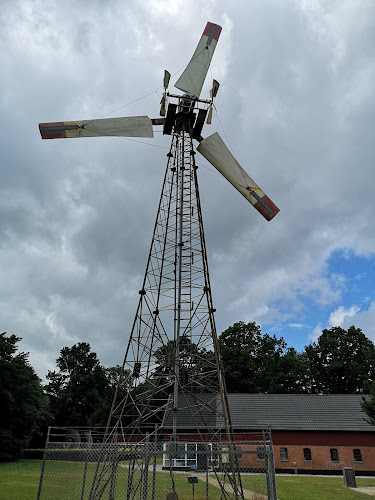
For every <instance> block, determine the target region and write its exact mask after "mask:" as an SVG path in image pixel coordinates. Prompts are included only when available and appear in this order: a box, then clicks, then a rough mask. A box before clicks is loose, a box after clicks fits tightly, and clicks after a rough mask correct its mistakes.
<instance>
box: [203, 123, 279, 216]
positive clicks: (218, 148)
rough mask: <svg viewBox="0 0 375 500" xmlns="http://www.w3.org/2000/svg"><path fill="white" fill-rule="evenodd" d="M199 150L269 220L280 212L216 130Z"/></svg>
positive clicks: (204, 140)
mask: <svg viewBox="0 0 375 500" xmlns="http://www.w3.org/2000/svg"><path fill="white" fill-rule="evenodd" d="M197 151H199V153H201V155H203V156H204V157H205V158H206V160H208V161H209V162H210V163H211V165H213V166H214V167H215V168H216V169H217V170H218V171H219V172H220V173H221V174H222V175H223V176H224V177H225V178H226V179H227V180H228V181H229V182H230V183H231V184H232V186H234V187H235V188H236V189H237V191H239V192H240V193H241V194H242V196H244V197H245V198H246V199H247V201H249V202H250V203H251V204H252V205H253V206H254V208H256V209H257V210H258V212H260V213H261V214H262V215H263V217H264V218H265V219H267V220H271V219H273V217H275V215H276V214H277V213H278V212H279V209H278V208H277V206H276V205H275V204H274V203H273V202H272V201H271V200H270V199H269V198H268V196H267V195H266V194H265V193H264V192H263V191H262V190H261V188H260V187H259V186H258V184H257V183H256V182H255V181H254V180H253V179H252V178H251V177H250V176H249V175H248V174H247V173H246V172H245V170H244V169H243V168H242V167H241V165H240V164H239V163H238V161H237V160H236V159H235V157H234V156H233V155H232V153H231V152H230V151H229V149H228V148H227V147H226V145H225V144H224V141H223V140H222V138H221V137H220V135H219V134H218V133H217V132H215V133H214V134H212V135H210V136H209V137H207V138H206V139H203V141H202V142H201V143H200V144H199V146H198V148H197Z"/></svg>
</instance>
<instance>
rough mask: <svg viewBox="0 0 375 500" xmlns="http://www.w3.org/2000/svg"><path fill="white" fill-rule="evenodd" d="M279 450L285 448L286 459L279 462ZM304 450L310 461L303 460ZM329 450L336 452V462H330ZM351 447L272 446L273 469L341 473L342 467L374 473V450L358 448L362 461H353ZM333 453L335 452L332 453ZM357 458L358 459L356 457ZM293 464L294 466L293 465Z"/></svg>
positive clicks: (371, 448) (372, 448) (368, 447)
mask: <svg viewBox="0 0 375 500" xmlns="http://www.w3.org/2000/svg"><path fill="white" fill-rule="evenodd" d="M280 448H286V449H287V454H288V459H287V460H285V459H284V460H281V455H280ZM304 448H309V449H310V452H311V460H305V458H304ZM331 449H336V450H337V456H338V461H332V459H331V452H330V450H331ZM353 449H354V448H353V447H351V446H334V447H333V446H315V445H309V444H305V445H303V444H302V445H288V444H285V445H284V446H280V445H275V446H274V457H275V468H276V469H277V470H283V469H284V470H285V469H289V470H290V469H294V468H297V470H302V471H303V470H312V471H314V470H315V471H322V470H329V471H337V472H340V473H341V471H342V468H343V467H353V469H355V471H358V472H361V471H363V472H364V471H366V472H368V471H374V472H375V448H374V447H370V446H367V447H365V446H360V447H356V448H355V449H359V450H360V453H361V458H362V461H361V462H359V461H355V460H354V455H353ZM334 453H335V452H334ZM334 458H336V457H334ZM357 458H358V457H357ZM294 462H295V463H296V465H294Z"/></svg>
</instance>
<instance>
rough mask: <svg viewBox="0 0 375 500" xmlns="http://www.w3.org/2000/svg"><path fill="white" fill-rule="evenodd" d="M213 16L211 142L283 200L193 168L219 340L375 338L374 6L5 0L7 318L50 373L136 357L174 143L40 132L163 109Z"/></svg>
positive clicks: (0, 226) (0, 306)
mask: <svg viewBox="0 0 375 500" xmlns="http://www.w3.org/2000/svg"><path fill="white" fill-rule="evenodd" d="M207 21H211V22H214V23H216V24H220V25H221V26H222V27H223V31H222V34H221V37H220V40H219V43H218V45H217V49H216V52H215V55H214V59H213V62H212V65H211V70H210V72H209V79H211V78H212V77H214V78H216V79H217V80H219V81H220V83H221V87H220V91H219V94H218V96H217V99H216V106H217V116H216V117H215V116H214V123H213V124H212V125H211V126H206V127H205V129H204V131H203V135H204V136H208V135H210V134H211V133H213V132H215V131H216V130H217V131H219V133H220V134H221V135H222V136H223V137H225V136H226V137H227V139H228V141H229V143H230V146H231V147H232V149H233V150H234V152H235V155H236V157H237V159H238V161H239V162H240V163H241V164H242V165H243V167H244V168H245V169H246V170H247V171H248V172H249V174H250V175H251V176H252V177H253V178H254V179H255V180H256V181H257V182H258V184H260V186H261V187H262V188H263V190H264V191H265V192H266V193H267V194H268V196H269V197H270V198H271V199H272V200H273V201H274V202H275V203H276V204H277V205H278V206H279V208H280V213H279V214H278V215H277V217H275V219H273V220H272V221H271V222H266V221H265V220H264V219H263V217H261V216H260V215H259V214H258V212H256V211H255V210H254V209H252V207H251V206H250V205H249V204H248V203H246V201H245V200H244V199H243V198H242V196H241V195H239V194H238V193H237V191H235V190H234V189H233V188H232V186H231V185H230V184H229V183H228V182H227V181H226V180H225V179H224V178H222V177H221V176H220V175H218V174H217V173H215V172H213V169H212V167H211V168H200V169H199V175H200V189H201V198H202V205H203V216H204V224H205V232H206V238H207V247H208V259H209V265H210V274H211V282H212V288H213V299H214V305H215V307H216V309H217V313H216V321H217V328H218V331H219V332H220V331H223V330H224V329H225V328H227V327H228V326H230V325H232V324H233V323H234V322H236V321H240V320H241V321H245V322H249V321H256V322H257V323H258V324H260V325H261V327H262V331H263V332H268V333H271V334H273V333H275V334H276V335H278V336H283V337H284V338H285V339H286V341H287V342H288V345H289V346H294V347H295V348H296V349H298V350H301V349H303V347H304V346H305V345H306V344H308V343H309V342H311V341H312V340H314V339H316V338H317V336H318V335H319V333H320V332H321V330H322V329H324V328H327V327H330V326H336V325H341V326H343V327H348V326H350V325H352V324H354V325H356V326H357V327H360V328H362V329H363V331H364V333H366V335H367V336H369V337H370V338H371V339H372V340H374V341H375V287H374V282H375V217H374V213H375V193H374V184H375V183H374V179H375V173H374V168H375V161H374V159H375V154H374V153H375V151H374V150H375V139H374V122H375V85H374V81H375V53H374V52H375V2H373V1H372V0H361V1H358V0H337V1H335V0H330V1H329V2H327V1H323V0H322V1H315V0H294V1H293V0H284V1H282V2H281V1H278V0H232V1H231V2H228V1H224V0H206V1H205V2H198V1H193V0H185V1H180V0H138V1H137V0H108V1H105V2H103V1H99V0H91V1H90V2H85V1H73V0H66V1H64V2H57V1H52V0H51V1H49V0H10V1H7V0H2V2H1V11H0V68H1V70H0V90H1V92H0V115H1V122H2V126H1V134H0V159H1V162H0V168H1V184H0V191H1V193H0V194H1V195H0V233H1V240H0V283H1V288H0V320H1V321H0V325H1V331H7V332H8V333H15V334H17V335H19V336H20V337H22V338H23V340H22V342H21V345H20V347H21V349H22V350H23V351H29V352H30V361H31V363H32V365H33V366H34V367H35V369H36V370H37V372H38V374H39V376H40V377H42V378H44V377H45V374H46V373H47V370H48V369H53V368H54V367H55V360H56V358H57V357H58V355H59V351H60V349H61V348H62V347H64V346H72V345H73V344H74V343H76V342H79V341H85V342H89V343H90V344H91V346H92V348H93V350H95V351H96V352H97V354H98V356H99V358H100V360H101V362H102V364H104V365H106V366H111V365H114V364H117V363H121V362H122V357H123V354H124V352H125V348H126V343H127V338H128V335H129V330H130V327H131V324H132V321H133V318H134V314H135V309H136V305H137V301H138V297H139V296H138V290H139V287H140V284H141V282H142V279H143V273H144V269H145V265H146V258H147V254H148V250H149V244H150V239H151V235H152V230H153V225H154V221H155V215H156V208H157V203H158V199H159V196H160V190H161V185H162V180H163V175H164V169H165V165H166V153H167V148H168V147H169V138H168V137H163V136H162V134H160V133H159V134H155V136H156V137H155V139H147V140H141V141H130V140H127V139H120V138H90V139H87V138H86V139H72V140H56V141H42V140H41V138H40V135H39V130H38V123H39V122H48V121H64V120H81V119H92V118H99V117H101V116H103V115H106V114H107V113H110V114H108V116H129V115H143V114H147V115H149V116H150V117H157V116H158V112H159V102H160V95H161V88H160V87H161V85H162V78H163V71H164V69H168V70H169V71H170V72H171V73H172V74H173V75H174V77H173V78H172V83H174V81H176V79H177V77H178V71H180V70H181V69H182V68H183V67H184V66H185V65H186V64H187V62H188V61H189V59H190V57H191V55H192V53H193V51H194V49H195V47H196V44H197V43H198V40H199V38H200V36H201V33H202V31H203V28H204V26H205V24H206V22H207ZM205 89H206V90H204V91H203V93H202V97H205V95H206V96H207V97H208V90H207V88H206V87H205ZM220 124H221V125H222V127H223V128H221V125H220ZM198 161H199V164H200V165H201V166H202V167H209V164H208V163H207V162H206V161H205V160H204V159H203V158H199V159H198Z"/></svg>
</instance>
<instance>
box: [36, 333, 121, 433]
mask: <svg viewBox="0 0 375 500" xmlns="http://www.w3.org/2000/svg"><path fill="white" fill-rule="evenodd" d="M56 364H57V367H58V369H59V371H58V372H56V371H49V372H48V374H47V379H48V380H49V383H48V385H46V387H45V391H46V393H47V395H48V397H49V398H50V401H51V409H52V412H53V415H54V424H55V425H67V426H73V425H74V426H93V425H105V424H106V420H107V417H108V414H109V410H110V406H111V396H112V392H113V388H112V387H111V383H113V380H112V379H113V376H115V372H114V371H116V369H114V370H110V371H107V373H106V369H105V368H103V367H102V366H101V365H100V361H99V359H98V357H97V355H96V353H94V352H91V347H90V344H88V343H86V342H79V343H78V344H75V345H74V346H72V347H64V348H63V349H61V351H60V356H59V357H58V358H57V360H56ZM107 374H108V377H107ZM109 378H110V379H111V380H112V382H111V381H110V380H109Z"/></svg>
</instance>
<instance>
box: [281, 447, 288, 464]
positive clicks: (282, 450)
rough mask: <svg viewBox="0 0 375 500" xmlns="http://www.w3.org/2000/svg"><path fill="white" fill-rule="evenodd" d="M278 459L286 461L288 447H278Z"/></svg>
mask: <svg viewBox="0 0 375 500" xmlns="http://www.w3.org/2000/svg"><path fill="white" fill-rule="evenodd" d="M280 460H281V461H282V462H287V461H288V448H280Z"/></svg>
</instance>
